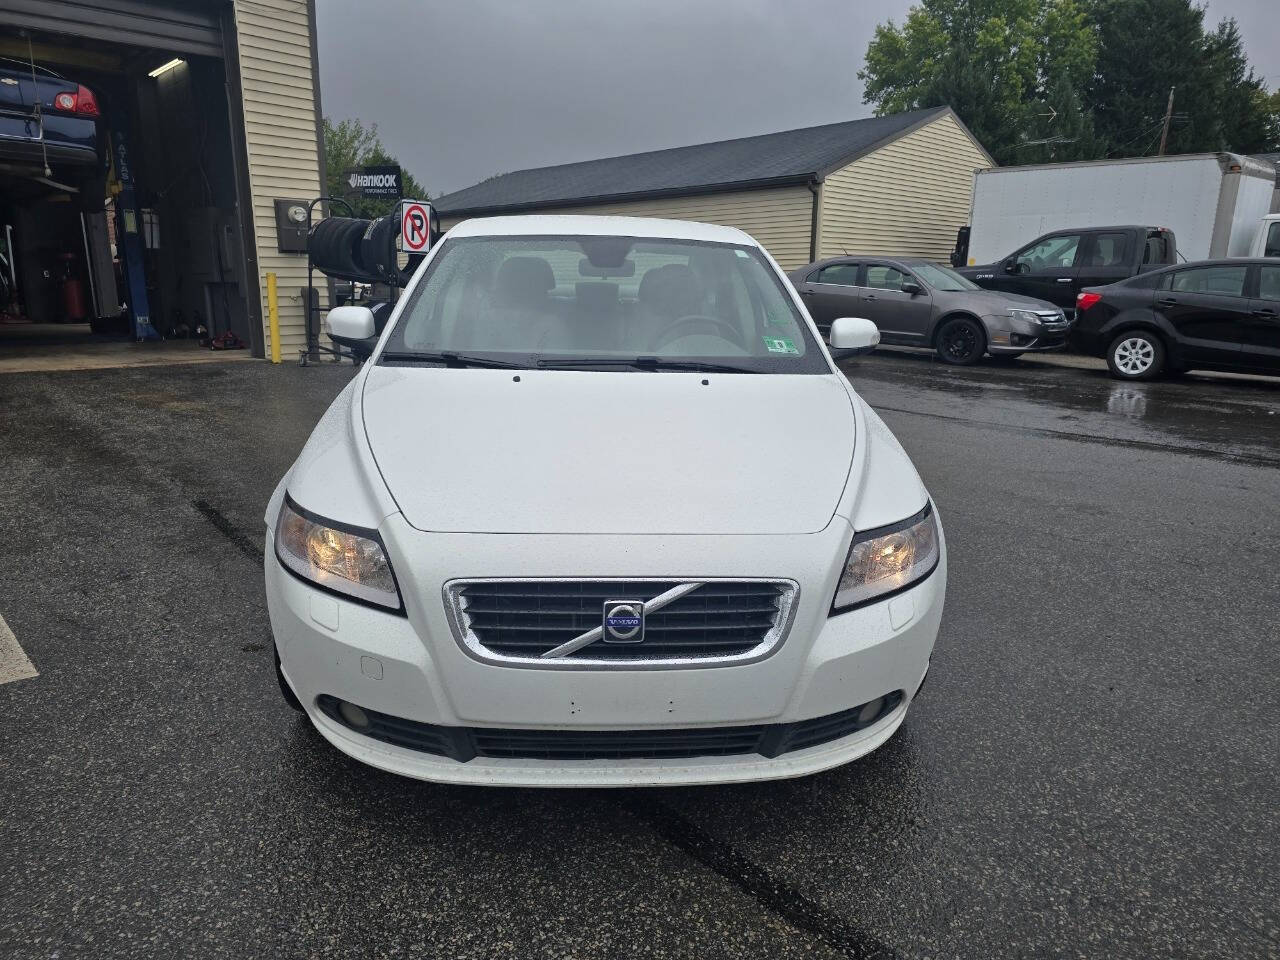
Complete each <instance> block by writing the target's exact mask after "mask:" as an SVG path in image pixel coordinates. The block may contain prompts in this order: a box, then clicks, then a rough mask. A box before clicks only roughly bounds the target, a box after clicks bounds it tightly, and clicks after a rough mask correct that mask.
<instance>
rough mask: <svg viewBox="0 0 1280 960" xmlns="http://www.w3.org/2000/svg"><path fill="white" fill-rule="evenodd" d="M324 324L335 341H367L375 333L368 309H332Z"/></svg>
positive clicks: (371, 314)
mask: <svg viewBox="0 0 1280 960" xmlns="http://www.w3.org/2000/svg"><path fill="white" fill-rule="evenodd" d="M324 324H325V327H326V329H327V332H328V334H329V336H331V337H333V338H334V339H335V340H337V339H342V340H368V339H369V338H370V337H372V336H373V335H374V332H375V331H374V323H373V311H372V310H370V309H369V308H368V307H355V306H346V307H334V308H333V309H332V310H330V311H329V315H328V316H327V317H326V318H325V321H324Z"/></svg>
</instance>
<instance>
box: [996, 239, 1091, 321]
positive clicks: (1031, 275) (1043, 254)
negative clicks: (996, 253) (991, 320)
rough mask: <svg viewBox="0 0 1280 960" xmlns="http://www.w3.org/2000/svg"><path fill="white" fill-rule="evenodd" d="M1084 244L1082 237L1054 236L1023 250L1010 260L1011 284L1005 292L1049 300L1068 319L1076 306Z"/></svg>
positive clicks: (1009, 274) (1009, 273) (1040, 240)
mask: <svg viewBox="0 0 1280 960" xmlns="http://www.w3.org/2000/svg"><path fill="white" fill-rule="evenodd" d="M1083 241H1084V235H1083V234H1082V233H1077V232H1068V233H1051V234H1049V235H1048V236H1044V237H1041V238H1040V239H1039V240H1037V241H1035V242H1034V243H1032V244H1030V245H1028V246H1026V247H1023V248H1022V249H1021V250H1019V251H1018V252H1017V253H1015V254H1014V255H1013V256H1012V257H1011V258H1010V259H1011V260H1012V261H1013V263H1012V265H1011V266H1012V270H1011V271H1008V272H1007V275H1008V277H1009V284H1008V286H1006V287H1004V288H1003V289H1006V290H1009V291H1010V292H1011V293H1021V294H1024V295H1025V296H1028V297H1035V298H1036V299H1037V300H1048V301H1049V302H1050V303H1052V304H1054V305H1055V306H1059V307H1062V309H1063V310H1064V311H1068V316H1069V315H1070V313H1069V311H1072V310H1074V309H1075V304H1076V292H1077V291H1076V272H1077V269H1078V267H1079V259H1080V253H1081V252H1082V249H1083V246H1084V243H1083ZM1006 265H1009V264H1008V262H1007V261H1006Z"/></svg>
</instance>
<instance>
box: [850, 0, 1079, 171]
mask: <svg viewBox="0 0 1280 960" xmlns="http://www.w3.org/2000/svg"><path fill="white" fill-rule="evenodd" d="M1096 55H1097V48H1096V41H1095V37H1094V33H1093V31H1092V29H1091V27H1090V19H1089V16H1088V11H1087V10H1086V9H1085V8H1084V7H1083V6H1081V4H1080V3H1078V2H1077V0H1045V2H1041V0H921V3H920V5H919V6H915V7H912V8H911V10H910V12H909V13H908V14H907V19H906V21H905V22H904V24H903V25H902V26H901V27H898V26H895V25H894V23H893V21H889V22H888V23H886V24H882V25H880V26H878V27H876V32H875V36H874V37H873V38H872V40H871V43H870V45H869V46H868V48H867V56H866V63H865V66H864V67H863V69H862V71H861V72H860V73H859V74H858V75H859V77H861V79H862V80H863V81H864V83H865V85H866V86H865V92H864V96H863V99H864V101H865V102H867V103H873V104H875V105H876V112H877V113H881V114H885V113H897V112H899V111H902V110H913V109H917V108H921V107H933V106H942V105H947V106H950V107H952V108H953V109H954V110H955V111H956V113H957V114H958V115H959V117H960V118H961V119H962V120H963V121H964V122H965V123H966V124H967V125H968V126H969V128H970V129H971V130H972V131H973V133H974V135H975V136H976V137H977V138H978V140H979V141H981V142H982V143H983V145H985V146H986V147H987V149H988V151H990V153H991V155H992V156H993V157H995V159H996V160H997V161H998V162H1000V163H1019V162H1029V161H1033V160H1040V159H1044V158H1045V157H1046V155H1047V153H1046V151H1047V150H1048V145H1044V144H1036V143H1035V142H1037V141H1043V140H1045V139H1047V138H1050V137H1054V138H1056V139H1057V140H1058V141H1059V142H1058V143H1055V144H1053V145H1052V148H1053V150H1054V151H1055V152H1054V155H1055V156H1057V158H1058V159H1075V158H1076V157H1077V156H1079V155H1081V150H1082V149H1083V150H1085V151H1090V150H1092V149H1093V143H1092V130H1091V128H1090V125H1089V124H1088V123H1087V122H1086V121H1085V120H1084V119H1083V118H1080V117H1074V116H1073V117H1072V118H1071V122H1073V123H1076V124H1077V125H1078V126H1079V127H1080V128H1081V132H1082V134H1084V135H1087V138H1088V142H1087V143H1085V144H1084V146H1083V147H1081V146H1078V145H1077V144H1076V143H1075V142H1072V143H1065V142H1061V141H1063V140H1066V139H1068V138H1066V137H1063V136H1061V133H1060V127H1052V125H1051V124H1050V122H1049V121H1050V120H1051V119H1052V114H1053V113H1054V111H1056V112H1057V113H1058V114H1059V115H1062V114H1079V113H1080V112H1081V110H1082V107H1081V105H1080V101H1079V97H1078V95H1077V94H1076V91H1078V90H1080V89H1082V88H1083V87H1084V85H1085V84H1086V83H1087V82H1088V79H1089V78H1090V77H1091V76H1092V73H1093V66H1094V62H1095V59H1096ZM1064 89H1066V90H1070V91H1072V94H1073V96H1072V97H1071V98H1068V100H1067V101H1063V102H1062V103H1061V105H1058V104H1054V103H1051V102H1050V101H1051V99H1052V97H1051V93H1052V94H1054V95H1058V94H1060V93H1061V91H1063V90H1064ZM1049 107H1052V110H1051V109H1048V108H1049ZM1042 115H1043V116H1042ZM1028 142H1031V143H1032V144H1033V146H1032V147H1027V146H1024V145H1025V144H1027V143H1028ZM1037 146H1038V147H1040V149H1036V147H1037Z"/></svg>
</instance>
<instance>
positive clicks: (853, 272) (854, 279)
mask: <svg viewBox="0 0 1280 960" xmlns="http://www.w3.org/2000/svg"><path fill="white" fill-rule="evenodd" d="M817 282H818V283H835V284H839V285H840V286H842V287H856V286H857V285H858V265H857V264H856V263H829V264H827V265H826V266H825V267H823V268H822V269H821V270H819V271H818V281H817Z"/></svg>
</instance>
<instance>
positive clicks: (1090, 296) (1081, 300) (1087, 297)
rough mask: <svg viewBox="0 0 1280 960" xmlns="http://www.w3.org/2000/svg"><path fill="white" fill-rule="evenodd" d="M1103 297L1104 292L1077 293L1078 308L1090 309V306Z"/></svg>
mask: <svg viewBox="0 0 1280 960" xmlns="http://www.w3.org/2000/svg"><path fill="white" fill-rule="evenodd" d="M1101 299H1102V294H1100V293H1077V294H1076V309H1077V310H1088V309H1089V308H1090V307H1092V306H1093V305H1094V304H1095V303H1097V302H1098V301H1099V300H1101Z"/></svg>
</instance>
